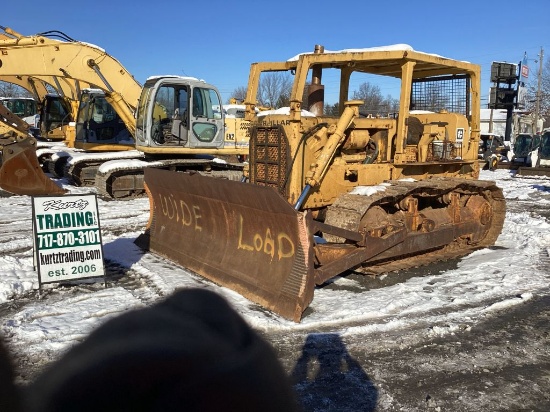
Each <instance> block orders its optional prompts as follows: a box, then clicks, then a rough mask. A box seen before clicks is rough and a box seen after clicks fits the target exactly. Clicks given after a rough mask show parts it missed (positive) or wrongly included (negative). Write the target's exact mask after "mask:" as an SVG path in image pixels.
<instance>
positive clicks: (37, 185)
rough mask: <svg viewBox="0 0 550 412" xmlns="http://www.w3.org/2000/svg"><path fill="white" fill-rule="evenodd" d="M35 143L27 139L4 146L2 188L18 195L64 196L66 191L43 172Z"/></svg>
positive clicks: (0, 184) (1, 174)
mask: <svg viewBox="0 0 550 412" xmlns="http://www.w3.org/2000/svg"><path fill="white" fill-rule="evenodd" d="M34 142H35V141H34V139H25V140H21V141H19V142H17V143H14V144H10V145H6V146H4V148H3V150H2V167H1V168H0V188H2V189H3V190H5V191H7V192H10V193H14V194H16V195H29V196H34V195H61V194H64V193H65V192H66V190H65V189H63V188H61V187H59V186H58V185H56V184H55V183H54V182H53V181H52V180H50V179H49V178H48V176H46V175H45V174H44V172H43V171H42V168H41V167H40V164H39V163H38V158H37V157H36V145H35V144H34Z"/></svg>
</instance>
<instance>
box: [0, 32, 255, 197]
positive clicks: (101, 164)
mask: <svg viewBox="0 0 550 412" xmlns="http://www.w3.org/2000/svg"><path fill="white" fill-rule="evenodd" d="M2 29H3V30H4V34H3V36H0V51H1V52H2V55H1V56H0V61H1V65H0V77H1V76H31V77H40V76H59V74H60V73H61V74H62V76H63V77H64V78H67V79H72V80H73V81H75V82H85V83H86V84H88V85H90V86H92V87H93V89H89V93H87V94H85V93H82V95H81V97H80V104H79V111H78V114H77V117H76V119H75V120H76V136H75V144H74V146H75V148H77V149H82V150H84V151H85V152H86V154H84V155H79V156H74V157H73V158H72V159H71V160H70V164H69V167H68V168H67V172H68V174H69V177H71V178H73V180H74V181H75V182H76V183H77V184H81V185H84V184H93V185H95V186H96V187H97V188H98V189H99V192H100V193H101V194H103V195H106V196H109V197H113V198H118V199H120V198H129V197H132V196H135V195H143V194H144V193H145V189H144V187H143V170H144V168H145V167H157V168H169V169H171V170H198V171H201V172H203V173H206V174H211V175H216V176H221V177H227V178H231V179H240V177H241V175H242V164H239V163H238V162H233V161H230V162H220V161H219V160H218V158H219V157H220V156H227V157H229V159H230V160H231V159H233V158H234V157H236V156H246V155H247V154H248V127H247V125H248V122H247V121H245V120H244V119H239V121H238V122H231V125H230V126H229V125H226V123H225V121H224V115H223V109H222V104H221V98H220V94H219V91H218V90H217V89H216V88H215V87H214V86H212V85H210V84H208V83H206V82H204V81H202V80H198V79H195V78H190V77H181V76H159V77H151V78H149V79H148V80H147V81H146V83H145V85H144V86H143V87H142V86H141V85H140V84H139V83H138V82H137V81H136V80H135V79H134V78H133V77H132V76H131V75H130V73H129V72H128V71H127V70H126V69H125V68H124V67H123V66H122V65H121V64H120V62H118V61H117V60H116V59H115V58H113V57H112V56H110V55H109V54H107V53H106V52H105V50H103V49H101V48H99V47H97V46H94V45H91V44H89V43H83V42H78V41H75V40H73V39H71V38H70V37H68V36H66V35H64V34H62V33H61V32H56V35H57V37H61V38H63V40H58V39H52V38H49V37H48V36H50V35H51V34H52V32H48V33H42V34H38V35H35V36H23V35H21V34H19V33H17V32H15V31H13V30H11V29H9V28H6V27H2ZM138 100H139V107H138ZM106 103H108V104H106ZM115 114H116V116H114V115H115ZM121 124H122V125H123V126H125V129H124V130H123V129H122V128H120V125H121ZM243 125H244V126H243ZM125 131H126V132H125ZM116 151H118V152H121V151H128V153H125V154H121V153H118V154H117V153H114V152H116ZM90 152H101V153H90ZM118 160H121V161H118ZM130 160H131V161H130Z"/></svg>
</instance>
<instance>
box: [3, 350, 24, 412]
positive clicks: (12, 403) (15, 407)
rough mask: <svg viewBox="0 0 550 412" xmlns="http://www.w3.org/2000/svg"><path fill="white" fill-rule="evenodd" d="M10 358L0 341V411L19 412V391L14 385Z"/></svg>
mask: <svg viewBox="0 0 550 412" xmlns="http://www.w3.org/2000/svg"><path fill="white" fill-rule="evenodd" d="M13 379H14V373H13V365H12V362H11V358H10V356H9V354H8V351H7V350H6V347H5V346H4V343H3V342H2V339H0V411H1V412H4V411H6V412H8V411H9V412H19V411H20V410H21V403H20V397H19V391H18V389H17V388H16V386H15V383H14V380H13Z"/></svg>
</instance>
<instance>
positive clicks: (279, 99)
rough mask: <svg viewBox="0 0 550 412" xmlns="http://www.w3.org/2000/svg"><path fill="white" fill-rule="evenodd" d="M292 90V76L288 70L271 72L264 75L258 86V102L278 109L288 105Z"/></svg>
mask: <svg viewBox="0 0 550 412" xmlns="http://www.w3.org/2000/svg"><path fill="white" fill-rule="evenodd" d="M291 91H292V76H291V75H290V74H289V73H287V72H269V73H265V74H263V75H262V78H261V79H260V85H259V88H258V103H259V104H260V105H262V106H268V107H272V108H274V109H278V108H280V107H284V106H288V105H289V99H290V92H291Z"/></svg>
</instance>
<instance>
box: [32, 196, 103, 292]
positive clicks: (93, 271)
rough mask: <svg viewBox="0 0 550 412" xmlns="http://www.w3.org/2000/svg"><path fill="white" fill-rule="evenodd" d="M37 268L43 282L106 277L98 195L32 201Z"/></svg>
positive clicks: (42, 198)
mask: <svg viewBox="0 0 550 412" xmlns="http://www.w3.org/2000/svg"><path fill="white" fill-rule="evenodd" d="M32 219H33V236H34V251H35V253H34V256H35V265H36V267H37V270H38V281H39V286H40V288H41V287H42V284H43V283H53V282H62V281H67V280H75V279H84V278H91V277H94V278H95V277H103V278H105V266H104V262H103V246H102V241H101V230H100V225H99V212H98V208H97V198H96V195H95V194H87V195H64V196H37V197H33V198H32Z"/></svg>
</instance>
